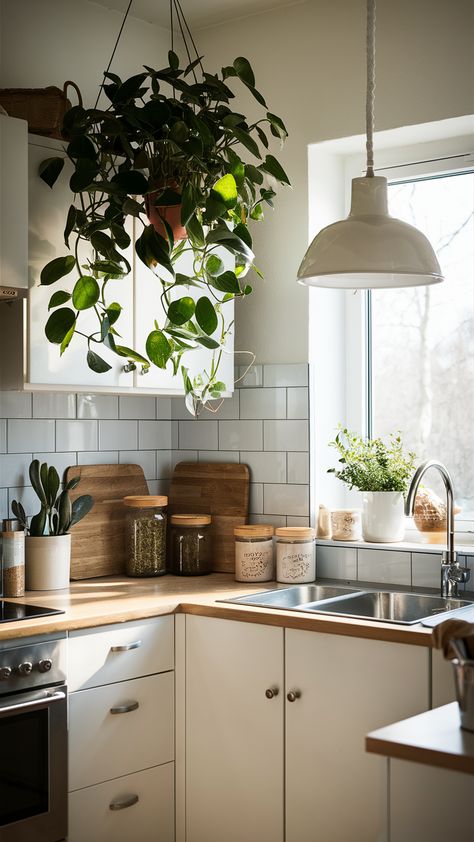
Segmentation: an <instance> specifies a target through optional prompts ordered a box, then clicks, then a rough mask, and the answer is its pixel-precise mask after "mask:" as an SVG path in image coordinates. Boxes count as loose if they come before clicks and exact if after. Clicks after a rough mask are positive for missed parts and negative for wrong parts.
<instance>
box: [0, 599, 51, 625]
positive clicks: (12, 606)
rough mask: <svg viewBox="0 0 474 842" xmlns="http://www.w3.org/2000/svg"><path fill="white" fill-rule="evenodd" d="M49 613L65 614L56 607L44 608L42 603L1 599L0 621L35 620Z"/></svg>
mask: <svg viewBox="0 0 474 842" xmlns="http://www.w3.org/2000/svg"><path fill="white" fill-rule="evenodd" d="M48 614H64V611H58V610H57V609H56V608H44V607H42V606H40V605H26V604H25V603H24V602H8V600H6V599H1V600H0V623H13V622H14V621H15V620H33V619H35V618H36V617H47V616H48Z"/></svg>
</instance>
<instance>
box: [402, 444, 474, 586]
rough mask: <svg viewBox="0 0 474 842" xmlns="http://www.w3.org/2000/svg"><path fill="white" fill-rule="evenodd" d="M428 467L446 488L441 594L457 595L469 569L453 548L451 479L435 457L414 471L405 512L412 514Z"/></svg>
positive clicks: (466, 579) (466, 578)
mask: <svg viewBox="0 0 474 842" xmlns="http://www.w3.org/2000/svg"><path fill="white" fill-rule="evenodd" d="M430 468H436V469H437V471H438V472H439V473H440V474H441V477H442V479H443V482H444V487H445V489H446V547H447V549H446V551H445V552H443V554H442V557H441V596H442V597H444V598H447V597H450V596H457V593H458V583H459V582H467V581H468V579H469V576H470V570H468V569H467V568H462V567H460V566H459V564H458V562H457V560H456V552H455V550H454V491H453V481H452V479H451V475H450V473H449V471H448V469H447V468H446V467H445V466H444V465H443V464H442V463H441V462H438V461H436V460H435V459H429V460H428V461H427V462H423V464H422V465H420V467H419V468H417V470H416V471H415V473H414V475H413V478H412V481H411V483H410V487H409V489H408V492H407V496H406V500H405V514H406V515H407V517H409V516H411V515H412V514H413V511H414V508H415V499H416V494H417V491H418V487H419V485H420V482H421V480H422V477H423V476H424V475H425V474H426V472H427V471H429V469H430Z"/></svg>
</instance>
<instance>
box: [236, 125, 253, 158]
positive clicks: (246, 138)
mask: <svg viewBox="0 0 474 842" xmlns="http://www.w3.org/2000/svg"><path fill="white" fill-rule="evenodd" d="M232 134H233V135H234V137H235V138H236V139H237V140H238V141H239V143H241V144H242V146H245V148H246V149H248V151H249V152H251V153H252V155H255V157H256V158H260V150H259V148H258V146H257V144H256V143H255V141H254V139H253V137H250V135H249V134H248V133H247V132H246V131H244V129H238V128H237V127H235V128H233V129H232Z"/></svg>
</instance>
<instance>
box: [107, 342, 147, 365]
mask: <svg viewBox="0 0 474 842" xmlns="http://www.w3.org/2000/svg"><path fill="white" fill-rule="evenodd" d="M115 353H116V354H118V355H119V357H126V358H127V359H129V360H135V362H137V363H142V365H149V364H150V361H149V360H147V359H146V357H142V355H141V354H138V353H137V351H134V350H133V348H127V346H126V345H116V346H115Z"/></svg>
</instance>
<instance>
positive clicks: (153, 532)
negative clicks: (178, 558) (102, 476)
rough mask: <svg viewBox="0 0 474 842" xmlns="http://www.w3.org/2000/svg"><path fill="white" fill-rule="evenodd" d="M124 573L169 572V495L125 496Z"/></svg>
mask: <svg viewBox="0 0 474 842" xmlns="http://www.w3.org/2000/svg"><path fill="white" fill-rule="evenodd" d="M123 502H124V505H125V507H126V515H125V519H126V523H125V572H126V574H127V576H162V575H163V574H164V573H166V512H165V511H164V510H165V507H166V506H167V505H168V498H167V497H155V496H152V495H149V496H133V497H124V498H123Z"/></svg>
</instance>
